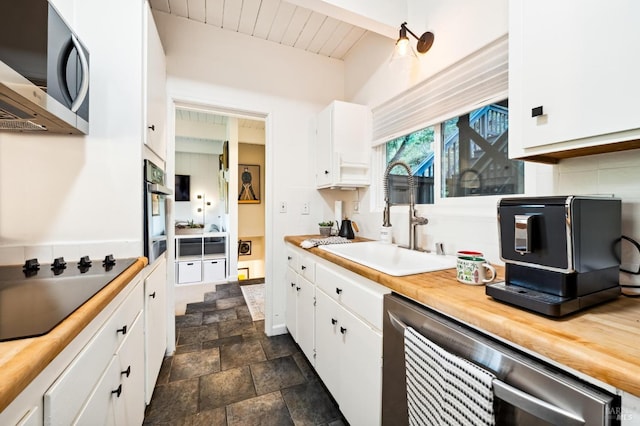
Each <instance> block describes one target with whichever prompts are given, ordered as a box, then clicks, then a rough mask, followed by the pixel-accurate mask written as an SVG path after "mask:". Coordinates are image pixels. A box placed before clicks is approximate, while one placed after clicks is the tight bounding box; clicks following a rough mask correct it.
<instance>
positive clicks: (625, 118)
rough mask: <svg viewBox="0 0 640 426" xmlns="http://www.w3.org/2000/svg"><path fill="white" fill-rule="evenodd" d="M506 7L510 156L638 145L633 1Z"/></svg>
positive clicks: (545, 156) (639, 7)
mask: <svg viewBox="0 0 640 426" xmlns="http://www.w3.org/2000/svg"><path fill="white" fill-rule="evenodd" d="M509 13H510V16H509V110H510V111H509V133H510V135H509V154H510V156H511V157H512V158H525V157H531V158H532V159H536V158H535V157H536V156H537V157H539V158H537V159H538V160H541V161H545V160H546V161H548V162H553V161H554V160H555V161H557V160H558V159H560V158H566V157H571V156H580V155H586V154H592V153H599V152H607V151H615V150H620V149H631V148H637V147H640V142H638V141H637V140H638V139H640V119H639V118H638V105H637V103H638V99H640V79H638V76H637V69H638V67H639V66H640V59H638V55H634V54H633V53H632V52H631V51H630V50H629V49H628V47H629V46H635V45H638V44H639V43H640V26H638V25H637V17H638V16H640V3H638V2H630V1H618V0H615V1H613V2H607V3H605V2H583V1H580V0H566V1H554V0H541V1H535V2H529V1H524V0H511V1H510V2H509ZM634 140H635V141H634Z"/></svg>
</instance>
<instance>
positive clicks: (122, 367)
mask: <svg viewBox="0 0 640 426" xmlns="http://www.w3.org/2000/svg"><path fill="white" fill-rule="evenodd" d="M127 334H128V336H127V338H126V340H125V341H124V342H123V344H122V347H121V348H120V350H119V351H118V353H117V354H116V355H114V356H113V357H112V358H111V361H110V362H109V365H108V367H107V369H106V371H105V373H104V374H103V376H102V377H101V378H100V381H99V382H98V384H97V385H96V387H95V388H94V389H93V392H92V393H91V395H90V396H89V399H88V400H87V403H86V404H85V405H84V407H83V408H82V410H81V411H80V414H79V415H78V417H77V418H76V419H75V420H74V421H73V423H71V424H74V425H139V424H142V421H143V420H144V406H145V404H144V392H143V389H144V351H142V350H141V349H142V344H141V343H142V341H143V319H142V314H140V315H138V317H137V318H136V321H135V323H134V324H133V326H132V328H131V331H130V332H128V333H127Z"/></svg>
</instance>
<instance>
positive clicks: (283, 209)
mask: <svg viewBox="0 0 640 426" xmlns="http://www.w3.org/2000/svg"><path fill="white" fill-rule="evenodd" d="M286 212H287V203H286V202H285V201H280V213H286Z"/></svg>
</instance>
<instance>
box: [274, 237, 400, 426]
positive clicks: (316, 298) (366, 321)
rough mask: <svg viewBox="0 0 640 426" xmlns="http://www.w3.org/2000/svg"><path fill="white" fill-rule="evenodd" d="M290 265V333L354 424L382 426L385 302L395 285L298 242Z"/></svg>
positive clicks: (291, 249)
mask: <svg viewBox="0 0 640 426" xmlns="http://www.w3.org/2000/svg"><path fill="white" fill-rule="evenodd" d="M287 265H288V267H287V272H286V276H285V281H286V283H285V285H286V289H287V301H286V306H287V313H286V323H287V328H288V329H289V332H290V333H291V335H292V336H293V338H294V340H295V341H296V342H297V343H298V345H299V346H300V348H301V349H302V350H303V352H304V353H305V354H306V355H307V357H308V358H309V360H310V361H311V364H312V365H313V366H314V367H315V369H316V371H317V372H318V375H319V376H320V378H321V379H322V381H323V383H324V384H325V386H326V387H327V389H328V390H329V392H331V395H332V396H333V397H334V399H335V400H336V401H337V402H338V405H339V406H340V410H341V411H342V413H343V414H344V416H345V417H346V419H347V420H348V421H349V423H350V424H354V425H374V424H380V419H381V407H382V405H381V404H382V401H381V398H382V315H383V306H382V303H383V297H384V295H385V294H387V293H389V292H390V291H389V289H387V288H386V287H384V286H381V285H380V284H377V283H375V282H373V281H371V280H368V279H366V278H364V277H362V276H360V275H357V274H355V273H353V272H351V271H348V270H346V269H344V268H341V267H339V266H337V265H334V264H332V263H330V262H328V261H325V260H324V259H321V258H318V257H316V256H314V255H311V254H309V253H308V252H305V251H304V250H302V249H299V248H297V247H294V246H292V245H287ZM310 354H313V358H312V356H311V355H310ZM365 407H366V408H365Z"/></svg>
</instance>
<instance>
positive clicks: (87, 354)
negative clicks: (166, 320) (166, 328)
mask: <svg viewBox="0 0 640 426" xmlns="http://www.w3.org/2000/svg"><path fill="white" fill-rule="evenodd" d="M142 301H143V288H142V284H141V283H140V282H139V281H138V282H137V283H136V284H135V286H134V288H133V290H132V291H131V293H130V294H129V295H128V296H127V298H126V299H125V300H124V301H123V302H122V304H121V305H120V306H119V307H118V308H117V309H116V310H115V311H114V312H113V314H112V315H111V316H110V317H109V319H108V320H107V321H106V322H105V324H104V325H103V326H102V327H101V328H100V330H99V331H98V332H97V333H96V334H95V335H94V337H93V338H92V339H91V341H90V342H89V343H88V344H87V345H86V346H85V347H84V348H83V349H82V351H81V352H80V353H79V354H78V356H76V358H75V359H74V360H73V361H72V362H71V364H70V365H69V366H68V367H67V368H66V370H65V371H64V372H63V373H62V374H61V375H60V377H58V379H57V380H56V381H55V382H54V383H53V385H52V386H51V387H50V388H49V389H48V390H47V392H46V393H45V394H44V424H45V425H69V424H74V423H75V422H76V419H77V417H78V416H79V415H80V414H81V413H82V412H84V411H86V409H85V408H84V407H85V405H87V404H90V403H91V404H93V403H96V404H102V405H104V404H105V403H106V404H107V405H109V402H108V401H107V400H110V398H111V393H108V394H105V393H100V392H98V394H97V395H98V396H96V398H100V401H99V402H97V400H96V401H94V402H93V403H92V402H90V401H89V400H90V399H92V397H90V395H93V394H94V393H95V392H96V391H97V390H98V389H99V388H101V387H102V386H106V385H104V383H106V382H105V380H107V382H108V383H111V381H114V380H118V381H119V380H121V378H120V374H112V372H111V373H109V368H114V367H112V366H111V363H112V362H113V360H114V358H115V359H117V358H118V356H121V357H122V360H121V361H122V362H124V363H127V364H128V365H129V366H131V369H130V374H129V375H130V376H131V374H133V378H131V379H130V380H129V382H130V383H132V384H133V385H132V386H130V388H131V389H130V390H129V391H128V392H127V395H126V398H123V399H122V401H123V402H121V403H122V404H129V405H128V408H129V409H128V411H129V412H130V418H132V419H135V420H138V419H139V420H140V421H142V419H143V417H144V399H143V395H144V385H143V383H144V359H143V358H142V356H143V354H144V344H143V331H142V327H143V324H142V320H141V319H140V317H141V312H142V309H143V304H142ZM117 365H118V367H119V365H120V364H117ZM114 376H115V378H114ZM105 377H106V378H105ZM114 383H115V382H114ZM118 383H120V382H118ZM117 387H118V384H116V385H115V387H114V388H113V389H112V390H115V389H116V388H117ZM141 396H142V398H141ZM126 399H131V401H127V402H125V400H126ZM105 401H107V402H105ZM138 424H139V423H138Z"/></svg>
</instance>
